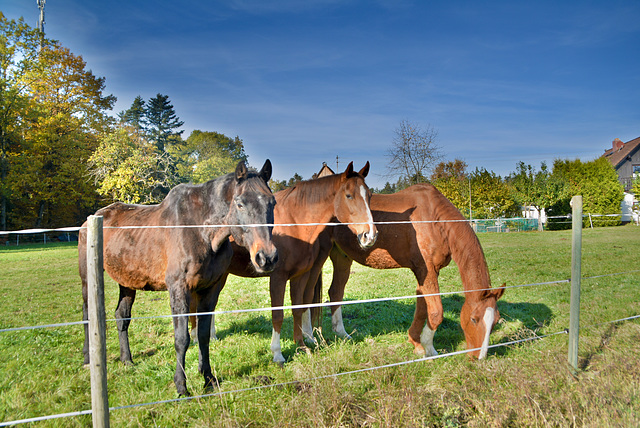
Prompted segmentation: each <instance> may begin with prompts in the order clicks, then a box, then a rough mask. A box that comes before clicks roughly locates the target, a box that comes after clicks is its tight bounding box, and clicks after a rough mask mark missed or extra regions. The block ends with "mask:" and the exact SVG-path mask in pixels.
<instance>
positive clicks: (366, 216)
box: [198, 162, 378, 364]
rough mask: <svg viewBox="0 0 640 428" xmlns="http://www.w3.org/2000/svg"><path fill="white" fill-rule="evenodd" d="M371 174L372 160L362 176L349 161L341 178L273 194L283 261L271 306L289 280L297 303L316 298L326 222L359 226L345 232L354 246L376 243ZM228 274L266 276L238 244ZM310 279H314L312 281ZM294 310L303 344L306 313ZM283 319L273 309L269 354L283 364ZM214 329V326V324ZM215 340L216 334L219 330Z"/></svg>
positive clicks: (279, 300)
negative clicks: (368, 181) (316, 263)
mask: <svg viewBox="0 0 640 428" xmlns="http://www.w3.org/2000/svg"><path fill="white" fill-rule="evenodd" d="M368 172H369V162H367V163H366V165H365V166H364V167H363V168H362V169H361V170H360V171H359V172H355V171H354V170H353V162H351V163H350V164H349V165H348V166H347V169H346V170H345V171H344V172H342V173H340V174H336V175H331V176H328V177H323V178H319V179H315V180H308V181H302V182H298V183H296V184H295V185H294V186H293V187H290V188H288V189H285V190H282V191H280V192H276V193H275V198H276V207H275V212H274V216H275V226H274V228H273V242H274V243H275V245H276V248H278V257H279V261H278V264H277V265H276V267H275V269H274V270H273V272H272V273H271V274H270V278H269V290H270V294H271V306H272V307H279V306H282V305H283V303H284V294H285V288H286V283H287V281H290V290H289V292H290V295H291V302H292V304H293V305H299V304H302V303H303V302H307V301H311V300H312V299H313V292H314V287H315V278H316V276H317V272H312V268H313V267H314V261H315V260H316V259H317V258H318V257H319V253H320V251H321V245H320V242H319V237H320V236H321V235H323V234H324V235H326V231H327V230H328V228H330V227H331V226H327V225H326V224H323V223H329V222H331V221H338V222H340V223H355V224H348V225H345V226H344V233H346V234H349V235H351V237H352V238H353V242H354V244H355V245H357V246H358V247H361V248H366V247H370V246H371V245H373V244H374V243H375V240H376V236H377V233H378V232H377V230H376V227H375V226H374V224H373V218H372V217H371V211H370V209H369V200H370V198H371V192H370V190H369V188H368V187H367V185H366V184H365V182H364V179H365V177H366V176H367V174H368ZM325 258H326V251H325ZM228 273H232V274H234V275H238V276H243V277H256V276H265V275H264V274H261V273H260V272H256V271H255V270H254V269H253V268H252V267H251V265H250V263H249V259H248V254H247V252H246V250H244V249H242V248H238V247H237V246H235V245H234V253H233V259H232V261H231V265H230V266H229V270H228ZM310 275H313V278H314V281H309V277H310ZM292 312H293V320H294V329H293V337H294V340H295V341H296V343H297V344H298V345H300V346H304V338H303V336H302V331H303V329H302V318H301V316H302V313H303V312H304V310H303V309H294V310H293V311H292ZM283 319H284V312H283V311H282V310H281V309H274V310H273V311H272V323H273V331H272V338H271V351H272V353H273V361H274V362H276V363H279V364H282V363H284V361H285V359H284V356H283V355H282V349H281V346H280V332H281V329H282V322H283ZM211 326H212V328H213V326H214V324H213V323H212V324H211ZM306 329H307V328H306V327H305V330H306ZM198 331H199V326H198ZM212 336H215V330H214V331H213V332H212Z"/></svg>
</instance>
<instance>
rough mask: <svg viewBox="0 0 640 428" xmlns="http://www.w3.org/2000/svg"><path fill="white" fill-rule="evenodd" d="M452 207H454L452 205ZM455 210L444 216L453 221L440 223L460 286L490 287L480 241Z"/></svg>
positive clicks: (475, 296) (472, 295) (475, 295)
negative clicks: (453, 213)
mask: <svg viewBox="0 0 640 428" xmlns="http://www.w3.org/2000/svg"><path fill="white" fill-rule="evenodd" d="M452 208H454V207H453V205H452ZM454 209H455V208H454ZM455 212H456V214H457V215H452V213H451V212H450V213H448V215H447V216H446V217H445V218H447V219H448V220H455V221H449V222H446V221H445V222H442V223H440V225H441V227H442V229H443V230H444V232H445V234H446V236H447V241H448V243H449V248H450V251H451V258H452V259H453V261H454V262H456V265H458V270H459V271H460V278H461V280H462V286H463V287H464V289H465V291H472V290H483V289H487V288H491V278H490V276H489V267H488V266H487V261H486V259H485V257H484V252H483V251H482V246H481V245H480V241H479V240H478V237H477V236H476V234H475V232H474V231H473V229H472V228H471V226H470V225H469V222H468V221H466V219H465V218H464V217H463V216H462V214H460V213H459V211H457V210H456V211H455ZM480 295H481V294H480V293H466V298H467V299H470V298H471V299H479V298H480Z"/></svg>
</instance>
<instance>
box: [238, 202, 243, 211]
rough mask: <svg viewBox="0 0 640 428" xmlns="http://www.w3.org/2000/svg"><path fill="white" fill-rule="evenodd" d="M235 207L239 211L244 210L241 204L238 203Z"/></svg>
mask: <svg viewBox="0 0 640 428" xmlns="http://www.w3.org/2000/svg"><path fill="white" fill-rule="evenodd" d="M236 206H237V207H238V209H239V210H244V204H243V203H242V202H238V203H237V204H236Z"/></svg>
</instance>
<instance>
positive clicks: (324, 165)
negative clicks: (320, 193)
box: [312, 162, 335, 178]
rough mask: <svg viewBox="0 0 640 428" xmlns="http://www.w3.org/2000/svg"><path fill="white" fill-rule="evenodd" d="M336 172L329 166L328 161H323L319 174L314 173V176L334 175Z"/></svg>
mask: <svg viewBox="0 0 640 428" xmlns="http://www.w3.org/2000/svg"><path fill="white" fill-rule="evenodd" d="M334 174H335V172H333V170H332V169H331V168H329V166H328V165H327V163H326V162H322V168H320V171H319V172H318V173H317V174H313V177H312V178H320V177H324V176H327V175H334Z"/></svg>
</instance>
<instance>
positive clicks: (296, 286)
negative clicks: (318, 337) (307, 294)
mask: <svg viewBox="0 0 640 428" xmlns="http://www.w3.org/2000/svg"><path fill="white" fill-rule="evenodd" d="M308 279H309V274H308V272H307V273H304V274H302V275H301V276H299V277H297V278H295V279H291V280H290V281H289V292H290V294H291V304H292V305H294V306H298V305H302V304H303V303H304V287H305V286H306V285H307V280H308ZM291 312H292V314H293V340H294V341H295V342H296V345H298V346H299V347H301V348H303V349H305V350H306V346H305V343H304V339H305V338H306V339H308V340H309V341H313V340H314V337H313V330H312V329H311V313H310V312H309V311H308V310H307V309H301V308H295V309H292V310H291ZM305 312H308V316H305V317H303V314H304V313H305ZM303 318H305V319H307V318H308V323H307V325H306V326H305V327H306V328H307V329H311V330H312V331H311V332H308V331H307V334H309V336H310V337H305V336H304V334H303V331H302V324H303V322H302V319H303Z"/></svg>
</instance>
